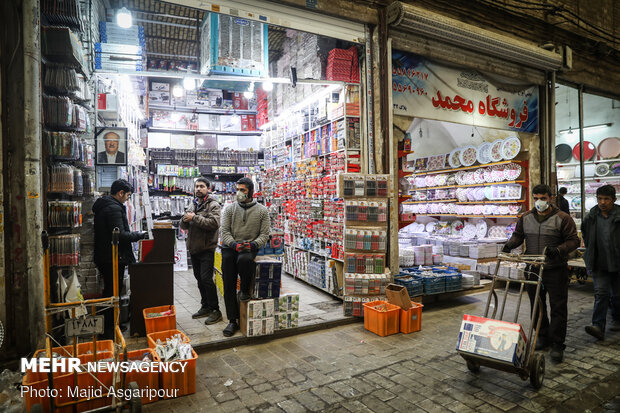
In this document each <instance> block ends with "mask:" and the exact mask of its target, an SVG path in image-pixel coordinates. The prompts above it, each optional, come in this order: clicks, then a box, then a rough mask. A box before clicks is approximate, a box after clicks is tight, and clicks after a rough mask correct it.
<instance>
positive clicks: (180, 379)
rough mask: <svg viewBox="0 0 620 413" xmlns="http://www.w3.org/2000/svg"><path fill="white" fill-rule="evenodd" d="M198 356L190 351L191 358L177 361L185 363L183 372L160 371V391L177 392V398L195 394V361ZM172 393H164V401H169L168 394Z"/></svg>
mask: <svg viewBox="0 0 620 413" xmlns="http://www.w3.org/2000/svg"><path fill="white" fill-rule="evenodd" d="M197 359H198V354H196V352H195V351H194V350H192V358H191V359H187V360H178V361H184V362H187V365H186V366H185V371H179V372H176V373H173V372H171V371H168V372H166V371H162V372H161V373H160V374H159V383H160V388H161V389H162V390H172V391H174V390H178V391H177V393H176V395H177V397H181V396H185V395H187V394H194V393H196V360H197ZM172 391H168V392H165V396H164V399H171V398H172V397H168V394H172V393H173V392H172Z"/></svg>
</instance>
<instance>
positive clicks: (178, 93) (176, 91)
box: [172, 85, 183, 98]
mask: <svg viewBox="0 0 620 413" xmlns="http://www.w3.org/2000/svg"><path fill="white" fill-rule="evenodd" d="M172 96H174V97H175V98H180V97H183V88H182V87H181V86H180V85H175V86H174V87H173V88H172Z"/></svg>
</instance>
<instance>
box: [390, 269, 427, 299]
mask: <svg viewBox="0 0 620 413" xmlns="http://www.w3.org/2000/svg"><path fill="white" fill-rule="evenodd" d="M394 282H395V283H396V284H398V285H402V286H404V287H405V288H406V289H407V293H409V297H417V296H419V295H423V294H424V285H423V283H422V280H421V279H420V278H419V277H416V276H415V275H409V274H403V276H398V277H394Z"/></svg>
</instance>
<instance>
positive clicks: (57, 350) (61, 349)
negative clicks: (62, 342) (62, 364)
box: [32, 345, 73, 358]
mask: <svg viewBox="0 0 620 413" xmlns="http://www.w3.org/2000/svg"><path fill="white" fill-rule="evenodd" d="M52 353H58V354H60V355H61V356H62V357H70V356H69V354H71V356H73V346H72V345H69V346H62V347H52ZM67 353H68V354H67ZM32 357H34V358H38V357H46V355H45V349H41V350H37V351H35V352H34V356H32Z"/></svg>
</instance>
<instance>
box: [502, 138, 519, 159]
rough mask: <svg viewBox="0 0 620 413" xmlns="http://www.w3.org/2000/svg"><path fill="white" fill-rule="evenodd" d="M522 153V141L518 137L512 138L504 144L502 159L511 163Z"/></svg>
mask: <svg viewBox="0 0 620 413" xmlns="http://www.w3.org/2000/svg"><path fill="white" fill-rule="evenodd" d="M520 151H521V141H520V140H519V138H517V137H516V136H510V137H508V138H506V139H505V140H504V143H503V144H502V157H503V158H504V159H505V160H507V161H509V160H511V159H513V158H514V157H516V156H517V155H518V154H519V152H520Z"/></svg>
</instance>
